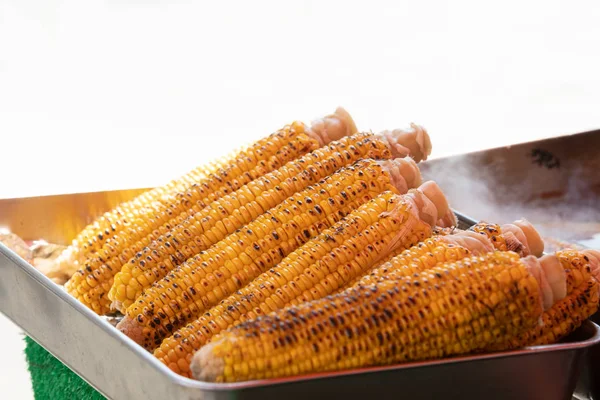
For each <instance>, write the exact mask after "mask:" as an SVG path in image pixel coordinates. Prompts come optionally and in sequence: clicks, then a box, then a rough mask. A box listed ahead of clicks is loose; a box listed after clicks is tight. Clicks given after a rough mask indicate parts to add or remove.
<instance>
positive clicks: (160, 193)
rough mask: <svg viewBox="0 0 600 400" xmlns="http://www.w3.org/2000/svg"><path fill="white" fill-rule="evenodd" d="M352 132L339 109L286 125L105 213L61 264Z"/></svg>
mask: <svg viewBox="0 0 600 400" xmlns="http://www.w3.org/2000/svg"><path fill="white" fill-rule="evenodd" d="M355 132H356V126H355V125H354V121H352V118H351V117H350V115H349V114H348V113H347V112H346V111H345V110H344V109H342V108H339V109H337V110H336V112H335V113H334V114H333V115H329V116H327V117H325V118H323V119H320V120H317V121H315V122H314V123H313V126H312V127H310V128H309V127H307V126H306V125H304V124H303V123H300V122H294V123H292V124H290V125H287V126H285V127H283V128H282V129H280V130H279V131H277V132H275V133H273V134H271V135H270V136H268V137H266V138H264V139H261V140H259V141H257V142H255V143H254V144H252V145H251V146H248V147H246V148H244V149H243V150H240V151H237V152H235V153H234V154H232V155H230V156H228V157H226V158H224V159H223V160H221V161H217V162H213V163H209V164H208V165H203V166H200V167H198V168H196V169H194V170H192V171H190V172H189V173H188V174H186V175H184V176H182V177H180V178H178V179H176V180H174V181H171V182H170V183H168V184H167V185H165V186H161V187H158V188H155V189H153V190H150V191H148V192H145V193H143V194H141V195H140V196H138V197H137V198H135V199H133V200H131V201H129V202H126V203H123V204H121V205H120V206H118V207H116V208H115V209H114V210H112V211H109V212H107V213H105V214H104V215H103V216H101V217H100V218H98V219H97V220H96V221H94V222H93V223H92V224H90V225H89V226H88V227H86V228H85V229H84V230H83V231H82V232H81V233H80V234H79V235H78V236H77V238H76V239H75V240H74V241H73V243H72V245H71V246H70V248H69V249H67V251H66V252H65V254H64V256H63V257H62V259H61V262H62V263H65V264H75V265H76V264H77V263H82V262H84V261H86V259H87V258H89V257H90V256H91V255H92V254H93V253H95V252H96V251H98V250H100V249H101V248H102V247H103V245H104V244H105V243H106V242H107V241H108V240H109V239H111V238H112V237H113V236H114V235H115V234H116V233H117V232H119V231H121V230H123V229H126V228H127V227H130V226H131V225H136V223H140V222H142V223H143V225H142V226H147V225H148V224H149V223H148V222H147V221H144V219H142V221H140V218H141V217H148V216H149V215H153V216H155V215H156V214H164V213H167V214H169V213H171V214H176V213H177V212H180V210H181V209H182V208H185V207H187V206H188V205H190V204H194V203H195V202H197V201H200V202H204V203H207V202H211V201H213V200H215V199H217V198H219V197H220V196H222V195H223V194H225V193H230V192H231V191H233V190H235V189H237V188H239V187H240V186H242V185H244V184H245V183H247V182H250V181H251V180H253V179H256V178H257V177H259V176H261V175H264V174H265V173H266V172H269V171H272V170H274V169H277V168H279V167H280V166H281V165H283V164H284V163H285V162H287V161H290V160H293V159H295V158H297V157H299V156H302V155H303V154H306V153H308V152H310V151H312V150H314V149H316V148H317V147H319V146H323V145H325V144H327V143H328V142H330V141H332V140H337V139H339V138H341V137H343V136H344V135H350V134H353V133H355ZM180 202H181V203H180ZM178 203H180V204H178ZM163 218H164V216H163Z"/></svg>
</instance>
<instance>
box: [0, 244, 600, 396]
mask: <svg viewBox="0 0 600 400" xmlns="http://www.w3.org/2000/svg"><path fill="white" fill-rule="evenodd" d="M0 253H3V254H4V255H6V256H7V257H8V258H9V259H10V260H11V261H13V262H14V263H15V264H16V265H18V266H19V267H20V268H21V269H23V270H24V271H25V272H26V273H27V274H28V275H29V276H31V277H32V278H33V279H35V280H36V281H37V282H38V283H39V284H41V285H42V286H43V287H44V288H45V289H46V290H49V291H50V292H51V293H52V294H54V295H55V296H57V297H59V298H60V299H61V300H63V301H66V302H67V303H68V304H69V305H70V306H71V307H73V308H75V309H76V310H77V311H78V312H80V313H82V314H83V315H85V316H86V317H87V318H88V319H89V320H91V321H92V322H93V323H94V324H95V325H97V326H98V327H100V328H101V329H103V330H104V331H106V332H107V333H108V334H109V335H111V336H112V337H113V338H114V339H116V340H117V341H118V342H119V343H121V344H124V345H126V346H128V347H129V348H130V349H131V350H133V351H134V352H135V353H137V355H138V356H140V357H142V359H144V360H145V361H146V362H148V363H149V364H150V365H151V366H152V367H153V368H154V369H157V370H159V371H160V372H161V373H164V374H165V375H167V377H168V378H169V379H170V380H171V381H172V382H173V383H175V384H177V385H180V386H185V387H189V388H195V389H201V390H211V391H228V390H240V389H249V388H255V387H261V386H267V385H269V386H270V385H277V384H285V383H292V382H301V381H306V380H315V379H325V378H335V377H341V376H348V375H357V374H368V373H375V372H382V371H392V370H402V369H409V368H423V367H428V366H434V365H441V364H456V363H464V362H469V361H479V360H487V359H495V358H507V357H514V356H520V355H526V354H532V353H545V352H561V351H568V350H575V349H581V348H586V347H589V346H592V345H594V344H598V343H600V327H599V326H598V325H596V324H595V323H593V322H591V321H589V320H588V321H586V322H585V324H586V325H588V326H591V327H592V329H593V331H594V334H593V335H592V336H591V337H589V338H587V339H585V340H581V341H577V342H569V343H559V344H550V345H543V346H532V347H526V348H523V349H518V350H511V351H506V352H497V353H488V354H479V355H465V356H459V357H453V358H448V359H441V360H430V361H416V362H410V363H402V364H395V365H388V366H376V367H367V368H358V369H353V370H346V371H335V372H324V373H316V374H309V375H300V376H295V377H287V378H278V379H263V380H254V381H247V382H237V383H213V382H203V381H197V380H193V379H189V378H185V377H182V376H180V375H178V374H176V373H175V372H173V371H171V370H170V369H169V368H168V367H167V366H166V365H164V364H162V363H161V362H159V361H158V360H157V359H156V358H155V357H154V356H153V355H152V354H151V353H149V352H147V351H146V350H144V349H143V348H141V347H140V346H139V345H137V343H135V342H134V341H133V340H131V339H130V338H128V337H127V336H125V335H123V334H121V333H120V332H119V331H118V330H117V329H116V328H115V327H113V326H112V325H111V324H109V323H108V322H107V321H105V320H103V319H102V318H101V317H100V316H98V315H97V314H95V313H94V312H93V311H91V310H89V309H88V308H87V307H85V306H84V305H83V304H81V303H80V302H78V301H77V300H76V299H75V298H73V297H72V296H70V295H69V294H67V293H66V292H65V291H64V289H63V288H62V287H61V286H59V285H57V284H56V283H54V282H52V281H51V280H50V279H48V278H47V277H46V276H45V275H43V274H42V273H41V272H39V271H38V270H37V269H35V268H34V267H33V266H31V265H30V264H29V263H27V262H26V261H25V260H23V259H22V258H21V257H20V256H18V255H17V254H16V253H14V252H13V251H12V250H10V249H9V248H7V247H6V246H4V245H3V244H2V243H0ZM34 339H35V337H34ZM40 345H42V346H44V345H43V343H40ZM54 355H55V356H56V357H57V358H59V359H60V358H61V357H60V355H58V354H54Z"/></svg>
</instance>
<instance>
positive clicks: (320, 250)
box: [154, 186, 479, 376]
mask: <svg viewBox="0 0 600 400" xmlns="http://www.w3.org/2000/svg"><path fill="white" fill-rule="evenodd" d="M436 190H437V189H436V188H435V187H428V186H425V187H423V191H411V192H410V193H409V194H407V195H404V196H400V195H396V194H394V193H391V192H386V193H383V194H381V195H380V196H378V197H376V198H375V199H373V200H371V201H369V202H368V203H366V204H363V205H362V206H361V207H359V208H358V209H357V210H355V211H353V212H352V213H351V214H350V215H348V216H347V217H345V218H344V219H342V220H341V221H340V222H338V223H337V224H335V225H334V226H333V227H331V228H330V229H328V230H326V231H324V232H323V233H321V234H320V235H319V236H317V237H316V238H315V239H313V240H311V241H309V242H308V243H306V244H305V245H304V246H302V247H300V248H299V249H297V250H296V251H294V252H293V253H291V254H290V255H289V256H287V257H286V258H285V259H284V260H283V261H282V262H281V263H279V264H278V265H277V266H276V267H274V268H272V269H270V270H269V271H267V272H264V273H263V274H261V275H260V276H258V277H257V278H256V279H255V280H253V281H252V282H250V283H249V284H248V285H247V286H245V287H243V288H242V289H240V290H239V291H237V292H236V293H234V294H233V295H231V296H229V297H228V298H227V299H225V300H223V301H222V302H221V303H219V304H218V305H217V306H215V307H213V308H212V309H211V310H209V311H208V312H206V313H205V314H204V315H203V316H201V317H200V318H198V319H197V320H195V321H194V322H192V323H191V324H189V325H187V326H186V327H184V328H181V329H180V330H178V331H177V332H175V334H173V335H172V336H170V337H169V338H167V339H165V340H164V341H163V342H162V344H161V346H160V347H159V348H157V349H156V351H155V352H154V355H155V356H156V357H157V358H159V359H160V360H161V361H162V362H163V363H165V364H166V365H168V366H169V367H170V368H171V369H172V370H173V371H175V372H177V373H179V374H182V375H185V376H190V370H189V363H190V361H191V358H192V355H193V353H194V352H195V351H196V350H198V349H199V348H200V347H201V346H202V345H204V344H205V343H206V342H207V341H208V340H209V339H210V338H211V337H212V336H214V335H215V334H217V333H219V332H220V331H221V330H223V329H225V328H227V327H229V326H231V325H234V324H237V323H239V322H241V321H245V320H248V319H252V318H255V317H256V316H258V315H261V314H267V313H269V312H271V311H275V310H278V309H280V308H283V307H285V306H288V305H291V304H299V303H302V302H304V301H309V300H314V299H318V298H321V297H324V296H326V295H328V294H331V293H332V292H333V291H334V290H335V289H337V288H338V287H340V286H343V285H344V284H345V283H346V282H348V281H350V280H351V279H353V278H354V277H356V276H359V275H361V274H362V273H363V272H364V271H365V270H366V269H367V268H369V267H370V266H371V265H372V264H373V263H374V262H375V261H376V260H377V259H378V258H379V257H381V256H384V255H385V254H386V253H388V252H389V251H393V250H394V249H395V248H407V247H409V246H411V245H414V244H415V243H417V242H419V241H421V240H423V239H425V238H426V237H427V236H429V235H430V234H431V228H432V225H433V224H434V223H435V221H436V220H437V218H438V215H437V214H438V212H439V210H440V209H441V211H442V212H443V211H444V210H443V207H446V208H447V204H446V203H445V200H444V198H443V196H440V195H439V193H438V192H436ZM428 194H429V196H432V197H438V198H436V199H435V200H436V203H437V206H436V204H435V203H433V202H432V201H431V200H430V199H429V198H428V197H427V195H428ZM417 202H418V203H420V204H421V205H422V206H421V207H418V206H417ZM430 210H431V211H430ZM425 212H427V214H425ZM474 235H475V234H474ZM476 236H478V237H479V235H476Z"/></svg>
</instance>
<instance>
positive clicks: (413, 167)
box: [377, 157, 423, 193]
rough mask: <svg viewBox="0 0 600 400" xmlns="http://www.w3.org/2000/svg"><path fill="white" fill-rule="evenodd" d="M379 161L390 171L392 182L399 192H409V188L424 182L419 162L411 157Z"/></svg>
mask: <svg viewBox="0 0 600 400" xmlns="http://www.w3.org/2000/svg"><path fill="white" fill-rule="evenodd" d="M377 163H378V164H379V165H381V166H382V168H383V169H384V170H385V171H387V172H388V174H389V177H390V182H391V183H392V185H393V186H394V187H395V188H396V189H398V192H399V193H407V192H408V190H409V189H411V188H416V187H419V185H421V183H422V182H423V180H422V177H421V171H420V170H419V167H418V166H417V163H416V162H415V160H413V159H412V158H410V157H405V158H396V159H393V160H378V161H377Z"/></svg>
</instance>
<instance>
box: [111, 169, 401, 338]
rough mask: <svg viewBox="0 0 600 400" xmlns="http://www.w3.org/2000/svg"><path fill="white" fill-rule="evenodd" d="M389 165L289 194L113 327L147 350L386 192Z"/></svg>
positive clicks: (172, 276) (344, 173)
mask: <svg viewBox="0 0 600 400" xmlns="http://www.w3.org/2000/svg"><path fill="white" fill-rule="evenodd" d="M394 166H395V161H391V160H389V161H375V160H368V159H367V160H361V161H358V162H357V163H355V164H354V165H352V166H351V167H348V168H343V169H342V170H340V171H338V172H336V173H335V174H333V175H330V176H329V177H327V178H326V179H324V180H323V181H321V182H320V183H319V184H317V185H315V186H314V187H310V186H309V187H308V188H307V189H305V190H303V191H301V192H299V193H296V194H294V195H293V196H291V197H289V198H288V199H286V200H285V201H284V202H283V203H281V204H279V205H278V206H276V207H274V208H273V209H271V210H269V211H267V212H266V213H265V214H262V215H261V216H259V217H258V218H257V219H255V220H254V221H252V222H251V223H250V224H248V225H246V226H245V227H243V228H241V229H239V230H238V231H236V232H234V233H233V234H231V235H229V236H228V237H226V238H225V239H223V240H222V241H220V242H218V243H217V244H216V245H215V246H213V247H211V248H210V249H208V250H206V251H202V252H200V253H199V254H198V255H196V256H194V257H193V258H190V259H189V260H187V261H186V262H185V263H183V264H182V265H180V266H179V267H177V268H176V269H175V270H173V271H171V273H169V274H168V275H167V276H166V277H164V278H163V279H162V280H160V281H157V282H155V283H154V284H153V285H152V286H151V287H150V288H148V289H147V290H146V291H145V292H144V293H143V294H142V295H141V296H140V297H139V298H138V299H137V300H136V301H135V303H133V304H132V305H131V306H130V307H129V308H128V309H127V312H126V316H125V318H124V319H123V320H122V321H121V323H120V325H119V328H120V329H121V330H122V331H123V332H125V333H126V334H127V335H128V336H130V337H131V338H132V339H134V340H135V341H136V342H138V343H140V344H142V345H143V346H144V347H146V348H148V349H153V348H154V347H156V346H158V345H159V344H160V342H161V341H162V339H164V338H165V337H166V336H169V335H170V334H172V333H173V331H174V330H176V329H178V328H179V327H181V326H182V325H183V324H185V323H187V322H188V321H191V320H193V319H195V318H197V316H198V315H199V313H201V312H203V311H204V310H206V309H209V308H210V307H212V306H213V305H215V304H216V303H217V302H219V301H220V300H222V299H223V298H225V297H227V296H228V295H230V294H231V293H232V292H234V291H235V290H239V289H240V288H242V287H243V286H245V285H246V284H247V283H248V282H249V281H251V280H252V279H254V278H255V277H256V276H258V275H260V274H261V273H262V272H264V271H266V270H267V269H269V268H271V267H273V266H274V265H276V264H277V263H278V262H280V261H281V260H282V259H283V258H284V257H285V256H286V255H287V254H289V253H290V252H292V251H293V250H295V249H296V248H297V247H298V246H300V245H302V244H304V243H305V242H307V241H308V240H310V239H311V238H312V237H314V236H315V235H316V234H318V233H319V232H321V231H322V230H323V229H326V228H328V227H329V226H331V225H332V224H334V223H335V222H337V221H339V220H340V219H341V218H342V217H344V216H345V215H346V214H348V213H349V212H351V211H352V210H354V209H356V208H357V207H359V206H360V205H361V204H364V203H365V202H367V201H368V200H370V199H372V198H373V197H376V196H377V195H379V194H380V193H383V192H384V191H386V190H392V191H394V192H397V191H398V189H397V188H396V187H395V186H394V180H392V176H393V175H392V174H390V173H389V171H390V170H391V169H393V167H394Z"/></svg>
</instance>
